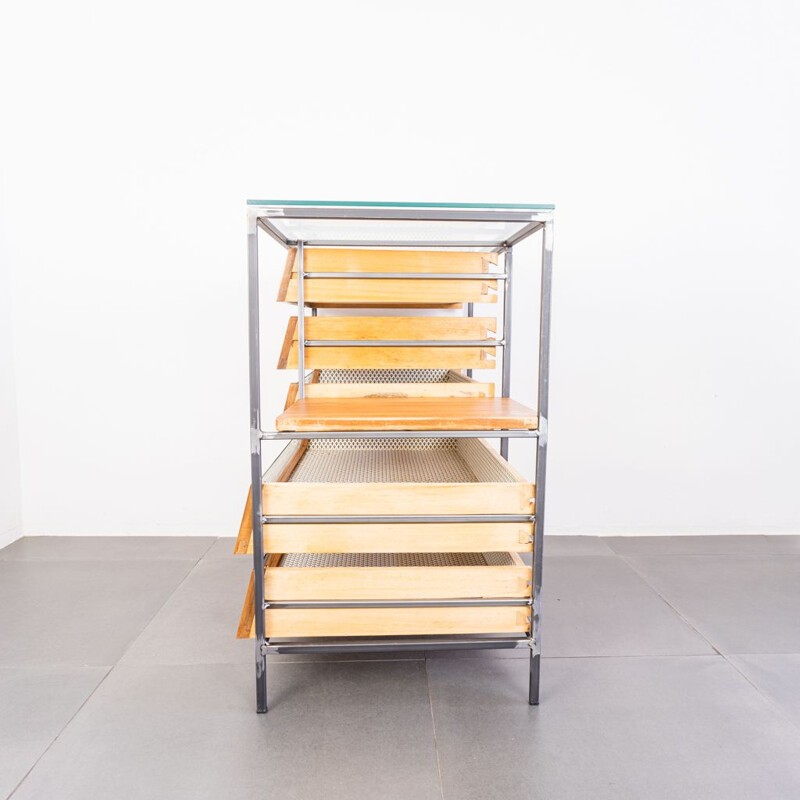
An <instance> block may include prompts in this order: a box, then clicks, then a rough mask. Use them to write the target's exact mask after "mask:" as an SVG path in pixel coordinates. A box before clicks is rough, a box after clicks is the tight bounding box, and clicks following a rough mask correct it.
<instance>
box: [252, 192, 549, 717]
mask: <svg viewBox="0 0 800 800" xmlns="http://www.w3.org/2000/svg"><path fill="white" fill-rule="evenodd" d="M270 218H273V219H275V218H289V219H342V220H344V219H350V220H387V219H388V220H396V221H408V220H431V221H442V220H447V221H458V222H464V223H469V222H486V221H493V222H520V223H522V222H525V223H527V224H526V225H524V226H523V227H522V228H521V229H520V230H519V231H517V232H516V233H515V234H513V235H512V236H510V237H509V238H508V240H507V241H504V242H487V243H480V242H457V243H455V242H450V243H448V244H445V245H439V244H436V245H434V244H433V243H431V242H430V241H426V242H417V241H413V242H412V241H407V242H391V241H385V242H379V241H368V242H367V241H352V240H333V239H331V240H317V241H293V240H289V239H287V238H286V237H285V236H284V235H283V234H282V233H281V232H280V231H279V230H278V229H277V228H276V227H275V226H274V225H273V224H272V222H271V221H270ZM259 229H261V230H263V231H264V232H265V233H266V234H268V235H269V236H270V237H272V238H273V239H275V241H277V242H278V243H280V244H281V245H282V246H284V247H297V250H298V253H297V275H298V282H297V318H298V331H297V338H298V397H300V398H302V397H303V396H304V394H305V391H304V389H305V348H306V347H336V346H347V347H373V346H383V347H387V346H390V347H391V346H427V347H434V346H436V347H471V346H480V347H503V360H502V376H501V386H502V396H503V397H508V396H509V395H510V388H511V328H512V314H511V309H512V296H513V295H512V290H513V281H512V276H513V247H514V245H516V244H518V243H519V242H521V241H523V240H524V239H526V238H528V237H529V236H531V235H533V234H534V233H536V232H537V231H539V230H543V236H542V272H541V287H540V320H539V374H538V379H539V380H538V415H539V425H538V429H537V430H527V429H526V430H521V429H512V430H496V429H495V430H487V431H480V430H461V431H430V430H422V431H418V430H399V431H264V430H262V429H261V367H260V327H259V276H258V230H259ZM247 245H248V247H247V250H248V276H249V281H248V297H249V337H248V338H249V353H250V355H249V367H250V368H249V372H250V467H251V498H252V513H253V569H254V575H255V580H254V589H255V591H254V594H255V597H254V600H255V607H256V608H257V609H262V611H261V612H260V613H257V614H256V615H255V639H256V642H255V644H256V647H255V660H256V710H257V711H258V712H259V713H264V712H266V711H267V662H266V656H267V654H269V653H300V652H304V653H326V652H328V653H330V652H354V651H363V652H397V651H403V650H405V651H408V650H440V649H441V650H460V649H508V648H520V647H526V648H528V649H529V652H530V660H529V697H528V699H529V702H530V703H531V704H532V705H536V704H538V702H539V677H540V663H541V625H542V622H541V587H542V551H543V543H544V511H545V481H546V468H547V427H548V426H547V420H548V388H549V371H550V354H549V351H550V298H551V284H552V262H553V221H552V211H551V210H549V209H543V210H541V211H538V210H525V211H509V210H501V211H492V210H488V209H487V210H483V209H475V208H459V209H430V208H403V209H397V208H394V209H393V208H391V207H381V208H363V207H344V208H342V207H338V208H337V207H301V208H300V207H293V206H276V205H274V204H272V203H270V204H268V205H264V206H260V205H259V206H256V207H252V206H251V208H250V212H249V214H248V226H247ZM345 246H346V247H380V246H386V247H431V248H433V247H434V246H435V247H436V248H439V247H454V248H459V249H478V248H481V249H483V248H488V249H492V250H494V251H496V252H503V253H504V269H503V272H501V273H415V274H413V279H417V278H422V279H446V280H452V279H458V280H502V281H503V334H502V338H501V339H499V340H486V341H429V342H422V343H421V342H419V341H413V342H412V341H406V340H392V341H383V340H357V341H351V340H326V341H321V340H307V339H306V338H305V319H304V317H305V280H306V279H314V278H318V277H319V278H379V279H380V278H387V279H388V278H405V279H409V277H410V276H409V274H408V273H394V272H387V273H351V272H346V273H326V272H322V273H318V272H305V271H304V269H303V262H304V250H305V248H306V247H345ZM466 313H467V315H468V316H472V315H473V313H474V311H473V305H472V303H469V304H467V312H466ZM312 316H315V310H312ZM471 373H472V370H467V374H468V375H470V376H471ZM411 437H414V438H416V437H423V438H426V437H429V438H456V439H458V438H498V439H500V450H501V454H502V456H503V457H504V458H508V440H509V439H535V440H536V513H535V514H534V515H531V516H527V515H502V514H499V515H498V514H464V515H457V514H456V515H452V514H451V515H371V516H299V515H295V516H265V515H264V514H263V510H262V496H261V481H262V474H263V465H262V454H261V442H262V440H269V441H283V440H293V439H394V438H411ZM489 521H504V522H518V521H525V522H532V523H533V526H534V535H533V575H532V578H533V579H532V581H531V594H530V597H529V598H524V599H519V598H517V599H501V598H488V599H473V600H424V599H423V600H397V601H368V600H367V601H337V602H333V601H331V602H325V601H293V602H280V603H278V602H265V600H264V565H265V558H266V554H265V553H264V545H263V527H262V526H263V524H264V523H267V522H273V523H278V522H280V523H289V524H295V523H296V524H301V523H319V524H322V523H333V522H347V523H370V522H377V523H387V524H390V523H393V522H414V523H426V522H463V523H468V522H489ZM490 605H517V606H530V608H531V632H530V635H528V636H498V637H486V636H478V635H476V636H461V637H459V636H438V637H437V636H430V637H427V636H425V637H417V638H394V639H383V638H381V639H369V638H366V637H363V638H362V637H352V638H351V639H348V640H335V641H333V640H315V641H312V642H307V641H288V642H286V641H280V642H270V641H269V640H267V639H266V636H265V627H264V613H263V610H264V609H266V608H270V607H272V608H350V607H373V608H388V607H420V606H423V607H424V606H430V607H437V606H442V607H444V606H490Z"/></svg>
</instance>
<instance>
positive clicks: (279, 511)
mask: <svg viewBox="0 0 800 800" xmlns="http://www.w3.org/2000/svg"><path fill="white" fill-rule="evenodd" d="M262 508H263V513H264V514H265V515H266V516H271V517H291V516H301V517H307V519H306V520H304V521H302V522H283V521H279V520H276V521H275V522H272V521H267V523H266V524H265V525H264V526H263V532H264V550H265V552H268V553H315V552H317V553H318V552H323V553H324V552H329V553H331V552H333V553H336V552H338V553H347V552H349V553H368V552H369V553H413V552H428V553H430V552H451V553H455V552H484V551H485V552H497V551H515V552H530V551H531V549H532V538H533V536H532V534H533V525H532V522H531V521H530V520H529V519H528V518H529V517H530V516H531V515H532V514H533V513H534V486H533V485H532V484H531V482H530V481H527V480H525V478H524V477H523V476H522V475H520V474H519V473H518V472H517V471H516V470H515V469H514V468H513V467H511V465H510V464H509V463H508V462H507V461H505V460H504V459H503V458H501V457H500V455H499V454H498V453H497V451H496V450H494V449H493V448H491V447H490V446H489V445H487V444H486V443H485V442H484V441H482V440H480V439H449V438H441V439H415V438H408V439H379V440H377V439H358V440H345V439H332V440H312V441H311V442H308V441H305V440H303V441H293V442H291V443H290V444H289V445H287V446H286V448H284V450H283V451H282V452H281V454H280V456H279V457H278V458H277V459H276V460H275V462H274V463H273V464H272V465H271V466H270V468H269V469H268V470H267V471H266V472H265V473H264V477H263V482H262ZM408 515H411V516H430V515H456V516H461V515H481V516H483V515H493V516H496V515H500V516H510V517H512V518H511V519H509V521H503V520H501V521H497V520H492V521H475V522H468V523H461V522H447V521H442V522H433V521H425V522H415V521H408V522H406V521H400V522H391V523H385V522H382V521H375V522H373V521H371V520H370V517H372V516H378V517H384V516H408ZM331 516H345V517H351V518H352V517H364V519H363V521H360V520H359V521H358V522H350V521H347V522H336V521H329V522H319V523H317V522H314V517H331ZM520 516H523V517H526V519H523V520H520V519H513V517H520ZM251 540H252V517H251V516H250V513H249V503H248V509H247V510H246V512H245V515H244V518H243V520H242V525H241V528H240V530H239V537H238V539H237V544H236V552H237V553H246V552H251V551H252V550H251V548H252V541H251Z"/></svg>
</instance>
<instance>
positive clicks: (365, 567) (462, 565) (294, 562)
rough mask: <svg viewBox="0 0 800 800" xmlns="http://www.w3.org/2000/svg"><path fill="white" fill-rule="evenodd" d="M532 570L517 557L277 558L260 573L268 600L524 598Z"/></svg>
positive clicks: (341, 555) (381, 555) (365, 555)
mask: <svg viewBox="0 0 800 800" xmlns="http://www.w3.org/2000/svg"><path fill="white" fill-rule="evenodd" d="M530 581H531V568H530V567H528V566H526V565H525V564H524V563H523V562H522V560H521V559H520V557H519V556H518V555H517V554H516V553H325V554H320V555H317V554H301V553H290V554H288V555H282V556H281V557H280V560H279V561H278V563H277V565H275V566H269V567H267V568H266V569H265V570H264V597H265V598H266V599H267V600H434V599H440V598H448V599H462V598H480V597H497V598H514V597H516V598H524V597H528V596H529V595H530Z"/></svg>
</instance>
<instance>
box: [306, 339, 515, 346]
mask: <svg viewBox="0 0 800 800" xmlns="http://www.w3.org/2000/svg"><path fill="white" fill-rule="evenodd" d="M504 344H505V342H504V341H503V340H502V339H461V340H459V339H306V341H305V346H306V347H502V346H503V345H504Z"/></svg>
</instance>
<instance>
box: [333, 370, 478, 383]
mask: <svg viewBox="0 0 800 800" xmlns="http://www.w3.org/2000/svg"><path fill="white" fill-rule="evenodd" d="M465 380H469V379H468V378H466V377H464V376H463V375H460V374H458V373H457V372H454V371H452V370H449V369H321V370H320V371H319V382H320V383H455V382H460V381H465Z"/></svg>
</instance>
